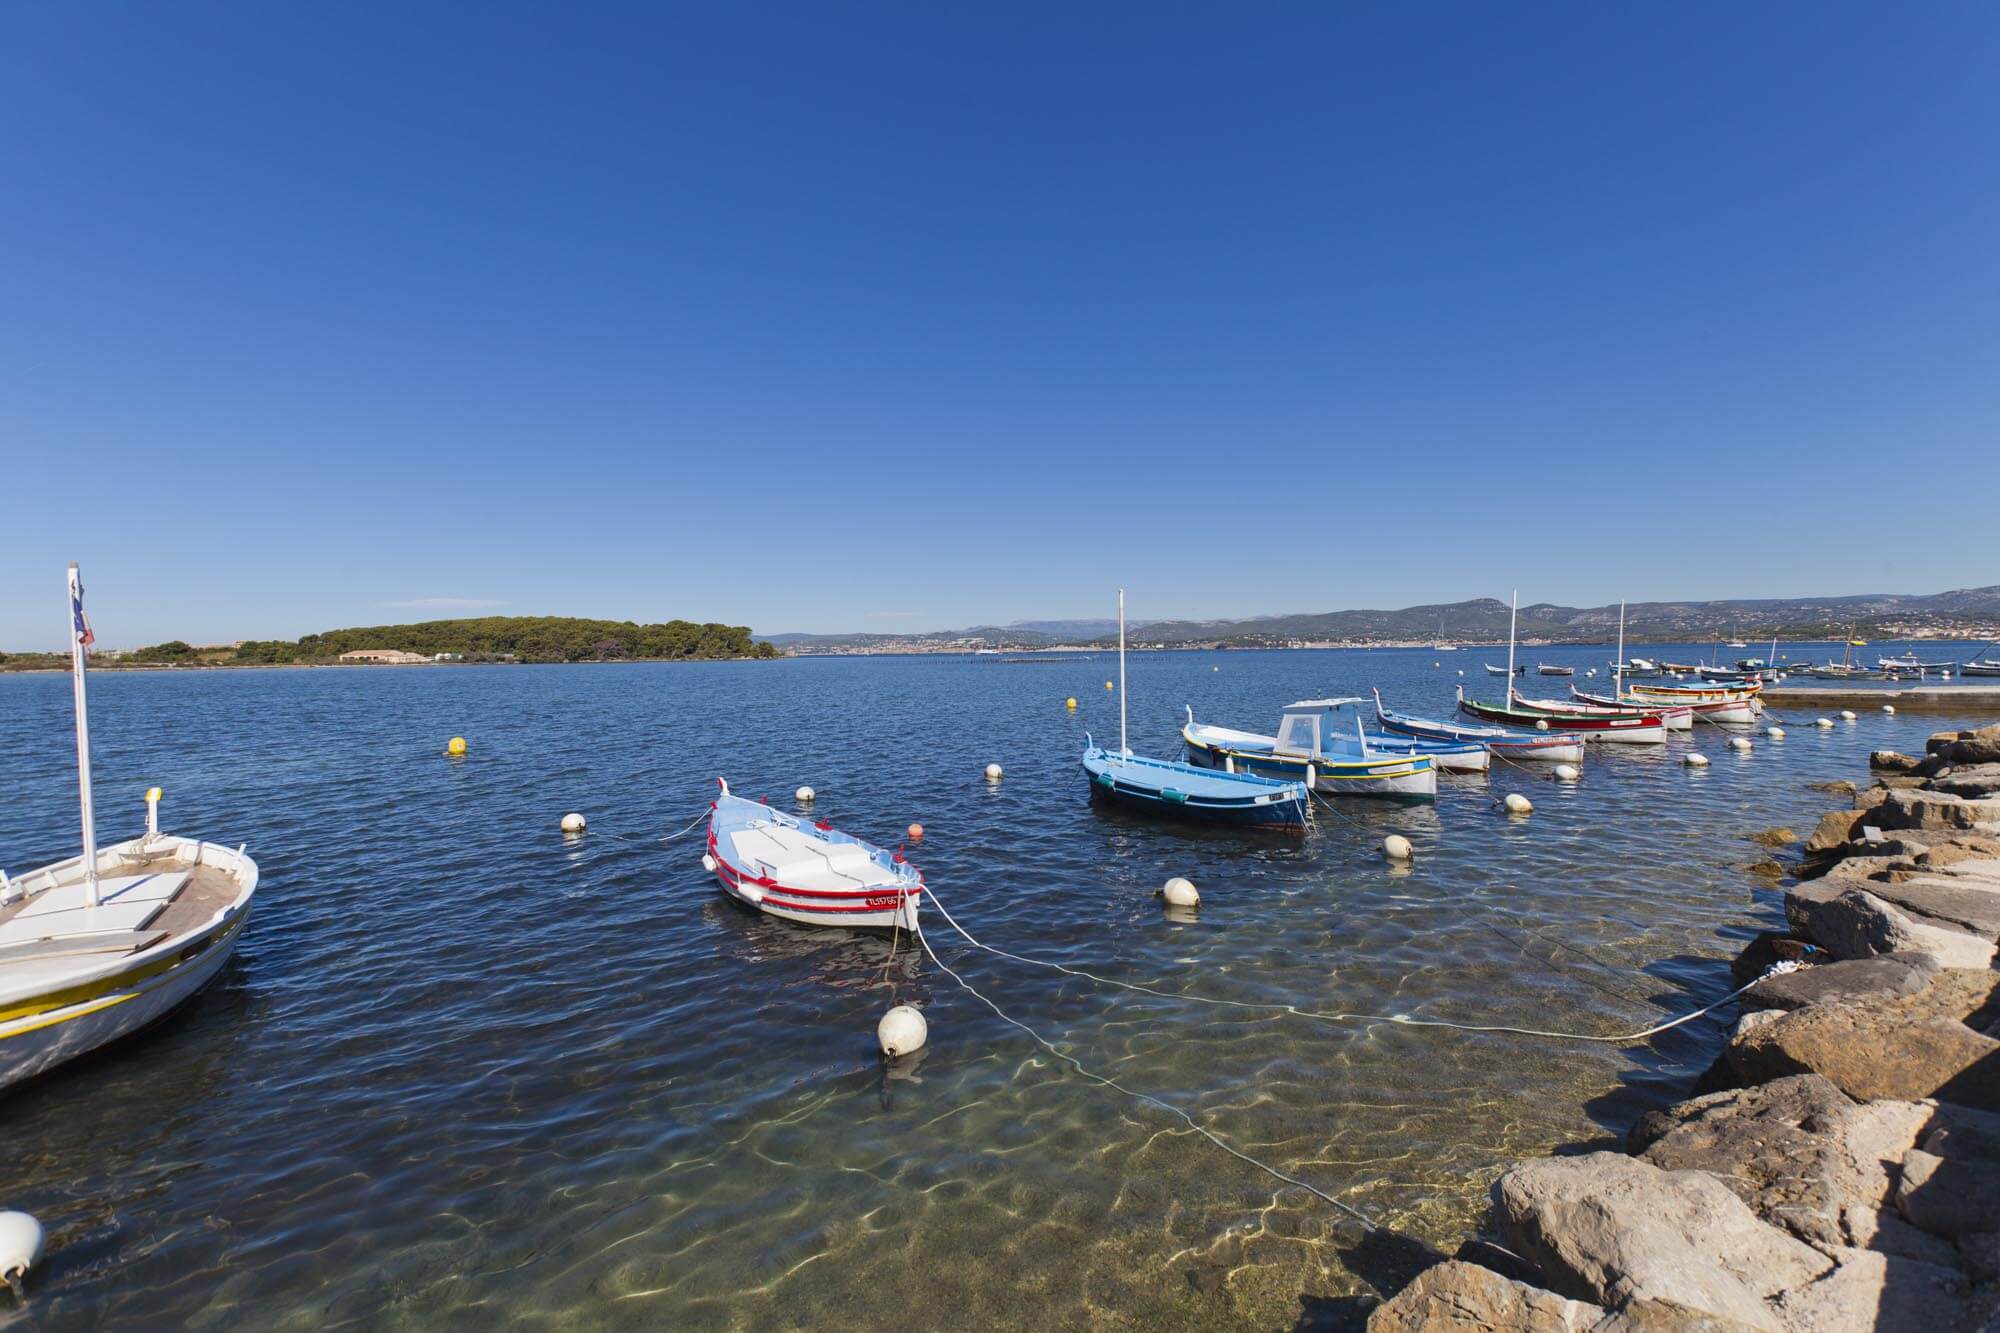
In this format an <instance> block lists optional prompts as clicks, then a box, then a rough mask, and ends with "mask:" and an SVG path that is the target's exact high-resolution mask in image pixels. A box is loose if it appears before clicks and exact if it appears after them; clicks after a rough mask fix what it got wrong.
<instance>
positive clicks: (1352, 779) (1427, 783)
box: [1181, 699, 1484, 801]
mask: <svg viewBox="0 0 2000 1333" xmlns="http://www.w3.org/2000/svg"><path fill="white" fill-rule="evenodd" d="M1359 703H1361V700H1359V699H1305V700H1301V701H1300V702H1298V703H1296V704H1292V705H1289V706H1288V707H1287V708H1286V709H1285V712H1284V716H1283V717H1282V718H1281V719H1280V720H1279V723H1278V734H1277V735H1275V736H1264V735H1260V734H1258V733H1256V732H1252V731H1237V730H1235V729H1234V728H1232V727H1216V726H1209V725H1207V724H1205V723H1198V722H1196V721H1195V720H1194V709H1193V708H1189V709H1188V720H1187V725H1186V726H1185V727H1182V728H1181V739H1182V740H1183V741H1184V742H1185V743H1186V745H1187V753H1188V758H1189V759H1190V760H1191V761H1193V762H1194V763H1196V764H1199V765H1201V766H1202V767H1204V768H1219V769H1222V770H1223V771H1224V772H1228V773H1261V774H1263V775H1265V776H1267V777H1277V778H1290V779H1294V780H1297V781H1300V782H1303V783H1304V784H1305V785H1306V786H1307V787H1309V788H1311V789H1312V790H1313V791H1317V792H1324V793H1326V794H1327V795H1330V796H1394V797H1401V798H1403V799H1406V800H1419V801H1429V800H1435V799H1437V775H1438V767H1439V765H1438V762H1437V759H1436V758H1435V756H1434V755H1432V754H1431V753H1428V752H1423V751H1419V750H1417V749H1415V748H1413V747H1416V746H1419V745H1422V744H1424V743H1423V742H1419V741H1400V740H1399V741H1398V742H1395V743H1390V741H1389V738H1388V737H1371V736H1368V735H1367V734H1366V733H1365V732H1359V731H1357V733H1356V735H1355V736H1353V737H1349V736H1348V735H1346V734H1345V732H1344V731H1335V730H1333V729H1330V728H1328V727H1325V726H1322V723H1323V722H1324V721H1326V720H1327V718H1328V714H1329V713H1331V712H1333V711H1334V710H1335V709H1338V708H1341V707H1345V706H1349V705H1358V704H1359ZM1358 725H1359V719H1358V718H1357V727H1358ZM1378 741H1380V742H1383V744H1379V745H1378V744H1377V742H1378ZM1447 748H1470V749H1478V748H1479V747H1477V746H1471V747H1447ZM1481 753H1484V752H1483V751H1481Z"/></svg>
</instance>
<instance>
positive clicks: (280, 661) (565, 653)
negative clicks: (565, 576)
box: [0, 616, 778, 671]
mask: <svg viewBox="0 0 2000 1333" xmlns="http://www.w3.org/2000/svg"><path fill="white" fill-rule="evenodd" d="M357 648H395V649H401V650H402V651H404V652H409V653H420V654H422V655H423V656H425V657H434V656H436V655H437V654H439V653H451V654H455V655H457V656H459V657H461V658H463V659H464V660H465V661H468V662H601V661H615V660H619V659H627V658H632V659H648V660H679V661H688V660H710V661H712V660H719V659H727V658H738V657H755V658H768V657H776V656H778V650H777V649H775V648H773V647H772V646H771V645H770V644H768V643H759V642H756V641H754V640H752V639H751V637H750V631H749V630H747V629H745V628H744V627H742V626H741V625H715V624H707V625H697V624H694V623H693V622H691V621H686V620H669V621H667V622H666V623H665V624H662V625H640V624H636V623H634V622H632V621H629V620H579V619H576V618H574V617H570V616H483V617H480V618H477V619H472V620H429V621H425V622H423V623H421V624H416V625H371V626H368V627H365V628H361V629H336V630H328V631H326V632H325V633H323V634H308V635H306V636H305V637H304V638H302V639H300V640H298V641H297V642H296V643H294V642H291V641H289V640H286V639H247V640H245V641H244V642H242V643H240V644H238V645H237V646H236V648H235V650H234V651H231V650H229V649H227V648H220V649H217V648H196V647H193V646H191V645H189V644H186V643H183V642H182V641H181V640H179V639H173V640H170V641H168V642H166V643H156V644H154V645H152V646H151V647H148V648H141V649H138V650H137V651H135V652H131V653H127V654H125V655H124V656H123V657H111V656H108V655H106V654H102V653H100V654H98V655H97V657H96V658H94V659H93V661H92V663H91V665H92V666H93V667H96V668H116V667H119V666H283V665H287V664H291V663H325V662H334V661H337V660H339V657H340V655H341V654H342V653H346V652H353V651H354V650H355V649H357ZM68 664H69V659H68V657H66V656H64V655H61V654H57V653H14V654H11V655H8V654H0V669H4V670H9V671H16V670H24V669H28V668H31V667H54V666H67V665H68Z"/></svg>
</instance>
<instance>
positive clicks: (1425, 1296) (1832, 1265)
mask: <svg viewBox="0 0 2000 1333" xmlns="http://www.w3.org/2000/svg"><path fill="white" fill-rule="evenodd" d="M1869 762H1870V768H1871V769H1872V770H1873V771H1874V773H1875V774H1876V779H1875V781H1874V782H1873V783H1872V785H1870V786H1869V787H1868V788H1866V789H1865V790H1861V791H1859V792H1858V793H1856V794H1855V797H1854V800H1853V804H1852V806H1851V807H1849V808H1846V809H1840V810H1834V811H1831V812H1829V813H1828V814H1827V815H1826V816H1825V817H1824V818H1823V819H1822V820H1821V821H1820V824H1819V827H1818V828H1817V829H1815V830H1814V831H1813V833H1812V834H1811V836H1810V837H1808V838H1806V839H1805V840H1804V842H1803V845H1802V847H1801V856H1800V859H1799V860H1798V862H1797V863H1796V865H1795V866H1794V867H1793V873H1794V875H1795V877H1796V882H1795V883H1794V884H1793V886H1792V887H1791V888H1790V889H1789V890H1788V891H1787V893H1786V895H1785V917H1786V924H1787V929H1785V930H1783V931H1770V932H1766V933H1764V934H1762V935H1759V936H1758V937H1757V938H1756V939H1755V940H1753V941H1751V943H1750V944H1749V945H1748V947H1746V948H1745V949H1744V951H1743V953H1742V955H1741V956H1740V957H1739V958H1738V960H1737V962H1736V965H1735V972H1736V975H1737V978H1738V981H1739V982H1742V983H1747V982H1750V981H1752V980H1753V979H1755V978H1759V977H1762V978H1763V979H1762V980H1758V981H1756V984H1754V985H1753V986H1751V988H1750V989H1749V990H1748V991H1747V992H1746V993H1745V995H1744V997H1743V1016H1742V1018H1741V1019H1740V1020H1739V1022H1738V1024H1737V1027H1736V1030H1735V1032H1734V1034H1733V1036H1732V1037H1731V1039H1730V1042H1729V1045H1728V1047H1727V1049H1726V1050H1725V1051H1724V1052H1723V1055H1722V1057H1721V1058H1720V1059H1719V1060H1718V1061H1717V1062H1716V1064H1715V1065H1714V1066H1713V1067H1712V1068H1711V1069H1710V1070H1709V1071H1708V1072H1707V1073H1706V1074H1705V1075H1703V1077H1702V1078H1701V1080H1700V1081H1699V1082H1698V1083H1697V1084H1696V1086H1695V1087H1694V1088H1693V1089H1692V1090H1691V1091H1692V1092H1693V1093H1694V1094H1695V1095H1694V1096H1692V1097H1691V1098H1690V1099H1689V1100H1686V1101H1682V1102H1680V1103H1678V1104H1675V1105H1672V1106H1669V1107H1667V1108H1665V1109H1662V1110H1657V1111H1652V1112H1649V1113H1648V1114H1646V1115H1645V1116H1643V1117H1641V1118H1640V1120H1639V1121H1638V1122H1637V1124H1635V1125H1634V1126H1633V1128H1632V1131H1631V1133H1630V1136H1629V1139H1628V1142H1627V1145H1626V1151H1625V1152H1622V1153H1621V1152H1592V1153H1587V1154H1583V1155H1579V1156H1556V1157H1550V1158H1545V1159H1540V1160H1535V1161H1529V1162H1524V1163H1521V1164H1519V1165H1516V1166H1515V1167H1513V1168H1512V1169H1510V1170H1508V1171H1507V1172H1505V1173H1504V1174H1503V1175H1501V1177H1500V1178H1499V1180H1498V1182H1497V1183H1496V1184H1495V1185H1494V1188H1493V1214H1492V1228H1491V1230H1492V1233H1493V1236H1492V1240H1491V1242H1490V1243H1488V1242H1475V1243H1473V1244H1472V1245H1470V1246H1468V1247H1467V1248H1466V1249H1465V1250H1462V1251H1461V1257H1460V1258H1458V1259H1455V1260H1452V1261H1450V1262H1446V1263H1443V1264H1439V1265H1436V1266H1434V1267H1432V1268H1430V1269H1428V1270H1426V1271H1425V1272H1424V1273H1423V1274H1421V1275H1420V1276H1419V1277H1418V1278H1417V1279H1416V1280H1415V1281H1414V1282H1412V1283H1411V1284H1410V1285H1409V1286H1408V1287H1406V1288H1404V1290H1403V1291H1402V1292H1400V1293H1399V1294H1398V1295H1397V1296H1395V1297H1394V1298H1393V1299H1392V1300H1390V1301H1389V1302H1387V1303H1386V1304H1384V1305H1382V1306H1380V1307H1378V1308H1377V1309H1376V1310H1375V1311H1374V1313H1373V1314H1372V1315H1371V1316H1370V1320H1369V1327H1370V1329H1372V1330H1376V1333H1388V1331H1389V1330H1399V1329H1415V1328H1435V1327H1438V1326H1440V1325H1446V1326H1451V1327H1495V1328H1520V1329H1527V1328H1536V1329H1551V1328H1557V1329H1585V1328H1594V1329H1603V1330H1610V1329H1614V1328H1615V1329H1638V1328H1657V1327H1688V1326H1699V1327H1708V1328H1715V1327H1728V1328H1736V1327H1744V1328H1762V1329H1777V1330H1795V1329H1796V1330H1806V1329H1812V1330H1840V1329H1870V1328H1919V1327H1921V1328H1924V1329H1926V1330H1931V1331H1941V1330H1948V1329H1960V1328H1965V1329H1971V1328H1987V1327H1992V1326H1993V1324H1992V1321H1993V1320H1994V1319H1995V1318H1996V1317H2000V1315H1996V1310H2000V1285H1996V1284H2000V993H1997V992H1996V985H2000V973H1996V972H1995V971H1994V970H1993V959H1994V953H1995V940H1996V938H2000V725H1995V726H1989V727H1985V728H1983V729H1980V730H1976V731H1948V732H1939V733H1937V734H1935V735H1933V736H1932V737H1931V738H1930V740H1929V743H1928V745H1927V746H1926V753H1925V754H1923V755H1922V756H1915V755H1907V754H1902V753H1898V752H1894V751H1877V752H1875V753H1874V754H1873V755H1872V756H1871V757H1870V761H1869ZM1779 963H1789V964H1793V965H1795V966H1794V969H1793V970H1789V971H1774V970H1773V964H1779ZM1475 1260H1476V1261H1475Z"/></svg>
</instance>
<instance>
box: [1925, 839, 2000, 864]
mask: <svg viewBox="0 0 2000 1333" xmlns="http://www.w3.org/2000/svg"><path fill="white" fill-rule="evenodd" d="M1960 861H2000V838H1989V837H1987V836H1986V835H1984V834H1982V833H1959V834H1954V835H1953V836H1952V837H1950V838H1947V839H1946V840H1945V841H1943V842H1934V843H1932V844H1931V845H1930V846H1929V847H1927V848H1925V849H1924V851H1923V854H1922V855H1920V856H1918V857H1917V864H1919V865H1921V866H1924V867H1926V868H1931V869H1936V868H1940V867H1943V866H1949V865H1956V864H1958V863H1959V862H1960Z"/></svg>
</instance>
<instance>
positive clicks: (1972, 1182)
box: [1896, 1148, 2000, 1237]
mask: <svg viewBox="0 0 2000 1333" xmlns="http://www.w3.org/2000/svg"><path fill="white" fill-rule="evenodd" d="M1896 1208H1897V1211H1899V1212H1901V1213H1902V1214H1903V1216H1904V1217H1907V1218H1909V1219H1910V1221H1912V1222H1914V1223H1916V1224H1917V1225H1918V1226H1920V1227H1922V1228H1923V1229H1924V1230H1926V1231H1929V1232H1932V1233H1933V1234H1935V1235H1939V1236H1952V1237H1957V1236H1963V1235H1968V1234H1971V1233H1975V1232H1983V1231H2000V1163H1994V1162H1990V1161H1981V1160H1976V1159H1958V1158H1951V1157H1939V1156H1937V1155H1936V1154H1934V1153H1928V1152H1925V1151H1924V1150H1923V1149H1921V1148H1916V1149H1912V1150H1911V1151H1910V1152H1909V1154H1908V1155H1906V1156H1905V1157H1904V1158H1903V1169H1902V1173H1901V1176H1900V1178H1899V1179H1898V1180H1897V1182H1896Z"/></svg>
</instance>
